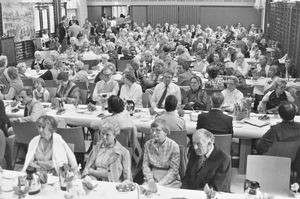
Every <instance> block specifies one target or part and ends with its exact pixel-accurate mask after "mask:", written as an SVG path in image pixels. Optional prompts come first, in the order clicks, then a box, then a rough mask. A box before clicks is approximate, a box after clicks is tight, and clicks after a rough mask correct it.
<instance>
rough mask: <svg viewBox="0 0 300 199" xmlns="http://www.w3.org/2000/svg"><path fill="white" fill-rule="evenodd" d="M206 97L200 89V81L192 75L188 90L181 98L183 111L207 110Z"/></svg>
mask: <svg viewBox="0 0 300 199" xmlns="http://www.w3.org/2000/svg"><path fill="white" fill-rule="evenodd" d="M207 102H208V97H207V94H206V92H205V90H203V89H202V80H201V78H200V77H198V76H196V75H194V76H193V77H192V78H191V79H190V90H189V91H188V92H187V93H186V95H185V97H184V98H183V104H184V109H186V110H207V108H208V107H207Z"/></svg>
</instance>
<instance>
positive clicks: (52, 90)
mask: <svg viewBox="0 0 300 199" xmlns="http://www.w3.org/2000/svg"><path fill="white" fill-rule="evenodd" d="M45 88H46V89H47V90H48V92H49V95H50V100H51V99H52V98H54V97H55V96H56V92H57V87H45Z"/></svg>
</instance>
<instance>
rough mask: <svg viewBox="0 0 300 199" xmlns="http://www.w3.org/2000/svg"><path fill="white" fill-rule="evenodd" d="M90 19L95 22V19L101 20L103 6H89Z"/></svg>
mask: <svg viewBox="0 0 300 199" xmlns="http://www.w3.org/2000/svg"><path fill="white" fill-rule="evenodd" d="M87 11H88V19H89V21H90V22H91V23H92V24H93V23H94V22H95V21H99V19H101V16H102V6H87Z"/></svg>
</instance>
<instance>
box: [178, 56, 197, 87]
mask: <svg viewBox="0 0 300 199" xmlns="http://www.w3.org/2000/svg"><path fill="white" fill-rule="evenodd" d="M177 62H178V66H177V77H178V80H177V85H178V86H188V85H189V81H190V79H191V77H192V76H193V74H192V72H191V71H190V62H189V61H187V60H185V59H181V58H178V60H177Z"/></svg>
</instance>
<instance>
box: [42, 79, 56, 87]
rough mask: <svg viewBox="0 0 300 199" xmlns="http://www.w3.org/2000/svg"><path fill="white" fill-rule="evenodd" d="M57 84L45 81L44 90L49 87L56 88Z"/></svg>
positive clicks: (52, 81)
mask: <svg viewBox="0 0 300 199" xmlns="http://www.w3.org/2000/svg"><path fill="white" fill-rule="evenodd" d="M57 86H58V85H57V82H56V81H55V80H45V88H49V87H51V88H52V87H55V88H56V87H57Z"/></svg>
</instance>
